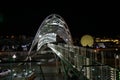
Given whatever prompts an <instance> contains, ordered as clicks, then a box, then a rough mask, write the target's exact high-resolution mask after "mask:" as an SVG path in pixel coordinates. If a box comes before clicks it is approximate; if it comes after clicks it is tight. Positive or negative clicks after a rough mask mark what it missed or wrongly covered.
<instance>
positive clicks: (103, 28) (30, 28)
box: [0, 7, 120, 37]
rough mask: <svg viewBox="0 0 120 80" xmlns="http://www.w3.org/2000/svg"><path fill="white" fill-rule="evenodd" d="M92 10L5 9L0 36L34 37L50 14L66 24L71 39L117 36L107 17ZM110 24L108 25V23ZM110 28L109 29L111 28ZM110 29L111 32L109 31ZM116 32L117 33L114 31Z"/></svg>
mask: <svg viewBox="0 0 120 80" xmlns="http://www.w3.org/2000/svg"><path fill="white" fill-rule="evenodd" d="M95 12H96V11H94V10H91V9H89V10H83V9H82V8H78V7H59V8H57V7H55V8H51V7H45V8H43V7H35V8H33V7H7V8H1V9H0V35H7V34H8V35H9V34H10V35H11V34H13V35H14V34H15V35H19V34H25V35H30V36H34V35H35V34H36V32H37V30H38V28H39V26H40V25H41V23H42V21H43V20H44V19H45V18H46V17H47V16H48V15H50V14H52V13H56V14H59V15H60V16H61V17H63V19H64V20H65V22H66V23H67V25H68V27H69V29H70V31H71V34H72V36H73V37H79V36H82V35H84V34H90V35H93V36H94V35H95V36H96V35H97V36H104V35H110V36H111V35H113V34H114V35H118V34H119V33H120V32H119V30H118V29H113V26H114V25H113V24H114V23H111V21H110V20H109V19H111V18H112V19H113V17H111V18H110V17H109V15H106V16H105V15H104V14H102V15H100V14H99V15H97V14H96V13H95ZM108 20H109V21H110V23H109V21H108ZM110 25H111V26H112V28H111V26H110ZM111 29H112V30H111ZM116 30H117V31H116Z"/></svg>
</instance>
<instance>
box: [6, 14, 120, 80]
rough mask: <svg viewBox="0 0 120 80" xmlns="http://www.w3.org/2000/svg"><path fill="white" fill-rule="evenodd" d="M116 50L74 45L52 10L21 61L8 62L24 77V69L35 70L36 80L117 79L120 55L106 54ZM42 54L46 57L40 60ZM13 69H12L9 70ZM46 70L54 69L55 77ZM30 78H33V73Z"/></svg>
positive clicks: (63, 23)
mask: <svg viewBox="0 0 120 80" xmlns="http://www.w3.org/2000/svg"><path fill="white" fill-rule="evenodd" d="M33 52H34V53H33ZM116 52H118V51H117V49H114V50H113V49H110V50H103V49H101V50H100V49H93V48H87V47H79V46H75V45H74V44H73V40H72V36H71V33H70V31H69V28H68V26H67V24H66V22H65V21H64V19H63V18H62V17H61V16H59V15H57V14H51V15H49V16H48V17H46V18H45V20H44V21H43V22H42V24H41V25H40V27H39V29H38V31H37V33H36V35H35V37H34V40H33V42H32V45H31V47H30V50H29V51H28V53H27V55H26V56H27V57H26V58H25V59H24V61H19V63H18V64H17V66H16V65H11V67H15V69H16V70H17V71H19V72H21V74H22V71H23V72H24V74H23V75H24V79H25V78H26V77H28V73H27V72H29V73H31V72H32V71H33V72H35V73H36V76H37V78H36V80H38V79H39V80H120V71H119V69H120V59H119V58H116V57H112V59H111V58H107V55H108V54H111V55H113V54H114V56H116ZM51 54H52V55H53V56H52V59H54V60H51V61H50V60H48V57H50V55H51ZM39 55H43V56H42V57H40V56H39ZM117 57H119V55H117ZM41 58H43V59H44V60H47V61H42V60H43V59H42V60H41ZM15 62H16V61H15V60H14V61H12V64H16V63H15ZM34 62H35V63H34ZM42 62H43V63H42ZM54 62H55V65H54V68H50V67H51V66H49V65H50V64H52V63H54ZM23 63H25V64H24V65H23ZM36 63H37V66H35V65H36ZM21 64H22V65H21ZM43 65H44V66H45V65H47V66H45V67H43ZM21 66H22V67H21ZM38 66H39V68H38ZM52 66H53V65H52ZM29 70H31V72H30V71H29ZM17 71H16V73H17ZM14 72H15V71H12V74H13V73H14ZM46 72H47V73H52V72H53V73H55V75H54V77H57V78H54V79H53V75H52V76H51V79H50V76H49V75H50V74H49V75H48V74H46ZM32 74H33V73H32ZM57 74H58V75H59V76H58V75H57ZM19 75H20V74H19ZM23 75H22V76H23ZM46 75H48V76H49V78H48V77H46ZM14 76H16V74H14ZM18 77H19V76H18ZM18 77H13V76H12V77H11V78H9V77H7V79H8V78H9V79H10V80H18ZM15 78H16V79H15ZM22 79H23V77H22ZM24 79H23V80H24ZM29 80H33V77H32V79H30V78H29ZM34 80H35V79H34Z"/></svg>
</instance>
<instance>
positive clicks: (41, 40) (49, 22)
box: [31, 14, 73, 50]
mask: <svg viewBox="0 0 120 80" xmlns="http://www.w3.org/2000/svg"><path fill="white" fill-rule="evenodd" d="M57 35H58V36H59V37H60V38H62V39H63V40H64V41H65V42H66V43H67V44H69V45H72V44H73V42H72V37H71V33H70V31H69V28H68V26H67V24H66V22H65V21H64V19H63V18H62V17H61V16H60V15H57V14H51V15H49V16H48V17H46V18H45V20H44V21H43V22H42V24H41V25H40V27H39V29H38V31H37V33H36V35H35V38H34V40H33V42H32V45H31V49H32V48H33V47H34V46H35V45H36V44H38V45H37V50H39V49H40V48H41V46H43V45H44V44H46V43H50V42H56V36H57Z"/></svg>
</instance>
